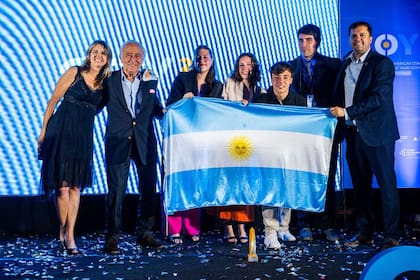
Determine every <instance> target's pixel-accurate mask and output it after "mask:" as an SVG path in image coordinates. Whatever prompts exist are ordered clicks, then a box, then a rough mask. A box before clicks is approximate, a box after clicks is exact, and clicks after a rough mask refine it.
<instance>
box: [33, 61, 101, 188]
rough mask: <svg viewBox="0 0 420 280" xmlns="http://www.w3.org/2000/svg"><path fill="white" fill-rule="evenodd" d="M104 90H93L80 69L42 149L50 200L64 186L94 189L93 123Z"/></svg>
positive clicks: (43, 173)
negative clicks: (63, 184) (64, 184)
mask: <svg viewBox="0 0 420 280" xmlns="http://www.w3.org/2000/svg"><path fill="white" fill-rule="evenodd" d="M101 101H102V89H100V90H93V89H91V88H89V86H88V85H87V84H86V83H85V81H84V80H83V78H82V76H81V73H80V68H78V71H77V75H76V78H75V80H74V82H73V84H72V85H71V86H70V87H69V89H68V90H67V92H66V93H65V94H64V98H63V101H62V103H61V104H60V105H59V107H58V108H57V110H56V112H55V113H54V114H53V115H52V116H51V118H50V120H49V122H48V124H47V129H46V133H45V138H44V142H43V143H42V146H41V151H40V159H42V160H43V163H42V169H41V187H42V190H43V192H44V194H45V195H47V196H49V195H51V194H53V193H54V191H55V190H56V189H58V188H59V187H61V186H62V183H63V181H65V182H67V185H68V186H80V187H81V188H83V187H89V186H91V185H92V157H93V123H94V118H95V115H96V114H97V112H98V106H99V105H100V104H101Z"/></svg>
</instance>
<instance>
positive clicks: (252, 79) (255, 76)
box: [230, 52, 261, 87]
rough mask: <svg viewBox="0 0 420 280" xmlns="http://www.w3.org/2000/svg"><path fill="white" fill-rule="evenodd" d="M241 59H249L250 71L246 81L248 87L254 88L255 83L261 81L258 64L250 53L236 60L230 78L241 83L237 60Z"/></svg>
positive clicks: (243, 54)
mask: <svg viewBox="0 0 420 280" xmlns="http://www.w3.org/2000/svg"><path fill="white" fill-rule="evenodd" d="M242 57H249V58H251V63H252V71H251V75H250V76H249V78H248V80H249V85H250V86H251V87H254V86H256V85H257V83H258V82H259V81H261V71H260V65H259V63H258V60H257V58H256V57H255V55H253V54H252V53H249V52H248V53H242V54H241V55H240V56H239V57H238V59H236V62H235V69H234V70H233V73H232V75H231V76H230V77H231V78H232V79H233V80H235V81H238V82H240V81H242V77H241V75H240V74H239V60H241V58H242Z"/></svg>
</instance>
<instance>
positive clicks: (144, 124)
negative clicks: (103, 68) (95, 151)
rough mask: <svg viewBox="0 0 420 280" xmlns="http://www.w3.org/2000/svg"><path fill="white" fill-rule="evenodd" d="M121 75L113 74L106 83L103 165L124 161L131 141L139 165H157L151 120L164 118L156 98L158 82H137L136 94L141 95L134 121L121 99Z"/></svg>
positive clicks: (122, 95)
mask: <svg viewBox="0 0 420 280" xmlns="http://www.w3.org/2000/svg"><path fill="white" fill-rule="evenodd" d="M121 74H122V72H121V70H118V71H114V72H113V73H112V75H111V77H109V78H108V79H107V80H106V83H105V97H106V105H107V110H108V122H107V128H106V134H105V157H106V163H107V164H118V163H122V162H124V161H125V160H126V159H127V157H128V154H129V152H130V145H131V141H134V140H135V145H137V150H138V152H139V156H140V160H141V161H142V163H143V164H147V163H153V162H156V159H157V155H156V151H157V147H156V136H155V133H154V127H153V118H154V117H158V118H162V116H163V112H162V106H161V104H160V102H159V100H158V98H157V96H156V86H157V81H156V80H152V81H141V82H140V86H139V90H138V92H137V95H141V103H140V104H138V106H136V116H135V117H134V118H133V117H132V116H131V114H130V111H129V110H128V107H127V104H126V101H125V99H124V92H123V88H122V84H121ZM137 100H139V97H137ZM150 161H152V162H150Z"/></svg>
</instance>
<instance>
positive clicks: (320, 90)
mask: <svg viewBox="0 0 420 280" xmlns="http://www.w3.org/2000/svg"><path fill="white" fill-rule="evenodd" d="M314 59H315V60H316V64H315V65H314V69H313V71H314V73H313V76H314V82H313V83H314V84H313V89H312V91H313V92H312V94H313V95H314V97H315V98H316V101H317V107H325V108H326V107H330V106H331V105H332V100H333V91H334V85H335V80H336V78H337V73H338V70H339V69H340V65H341V61H340V59H338V58H332V57H328V56H325V55H322V54H319V53H318V52H317V53H315V55H314ZM290 64H291V65H292V67H293V83H292V86H291V90H292V91H294V92H296V93H299V94H301V95H302V96H303V97H305V100H306V95H307V94H308V93H310V89H307V88H306V85H305V83H304V81H303V74H302V71H303V69H305V66H304V65H303V62H302V57H300V56H299V57H297V58H296V59H294V60H292V61H290Z"/></svg>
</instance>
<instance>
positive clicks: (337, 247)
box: [0, 228, 420, 280]
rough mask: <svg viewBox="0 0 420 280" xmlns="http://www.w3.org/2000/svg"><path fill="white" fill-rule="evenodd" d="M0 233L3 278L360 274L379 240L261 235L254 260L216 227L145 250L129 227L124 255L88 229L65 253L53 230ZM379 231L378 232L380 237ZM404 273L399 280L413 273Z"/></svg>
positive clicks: (415, 233) (409, 237)
mask: <svg viewBox="0 0 420 280" xmlns="http://www.w3.org/2000/svg"><path fill="white" fill-rule="evenodd" d="M419 233H420V230H419V229H417V228H415V229H411V230H410V231H408V230H406V231H405V233H404V237H403V238H402V240H401V244H402V245H414V246H420V241H419V240H420V234H419ZM0 237H1V241H0V267H1V271H0V279H73V280H74V279H120V280H122V279H270V278H272V279H359V277H360V275H361V273H362V271H363V269H364V267H365V266H366V264H367V263H368V262H369V260H371V259H372V257H373V256H375V255H376V254H378V253H379V252H380V248H379V243H375V244H373V245H363V246H359V247H357V248H350V247H346V246H344V245H343V244H342V243H341V242H337V243H332V242H328V241H326V240H320V239H315V240H314V241H312V242H309V241H301V240H299V239H298V240H297V241H295V242H282V248H281V249H280V250H279V251H274V250H266V249H264V246H263V236H262V235H261V233H259V234H257V254H258V258H259V260H258V262H257V263H249V262H248V260H247V255H248V244H237V245H231V244H228V243H227V242H226V241H225V240H224V239H223V236H222V235H221V234H220V233H219V232H208V233H206V234H203V235H202V238H201V240H200V241H199V242H198V243H193V242H192V241H188V240H184V244H183V245H174V244H171V243H169V242H168V241H167V240H164V239H163V238H162V236H160V235H159V234H157V237H159V238H161V239H162V240H164V245H165V246H164V248H162V249H160V250H152V249H148V248H145V249H141V248H139V247H137V246H136V245H135V236H134V235H131V234H127V233H124V234H122V235H121V238H120V240H121V242H120V248H121V254H120V255H118V256H110V255H106V254H103V253H102V246H103V244H104V235H103V233H90V234H86V235H83V236H79V237H77V244H78V246H79V249H80V252H81V254H79V255H78V256H68V255H66V253H64V252H63V251H62V250H61V247H60V245H59V242H58V240H57V238H56V237H55V236H51V235H34V236H17V235H8V234H3V235H1V236H0ZM380 237H381V236H380V235H379V234H376V235H375V240H378V239H379V238H380ZM343 238H346V236H345V235H343ZM417 276H418V274H417ZM403 277H406V276H402V277H401V278H398V279H411V278H410V277H407V278H403ZM412 279H414V278H412Z"/></svg>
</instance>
